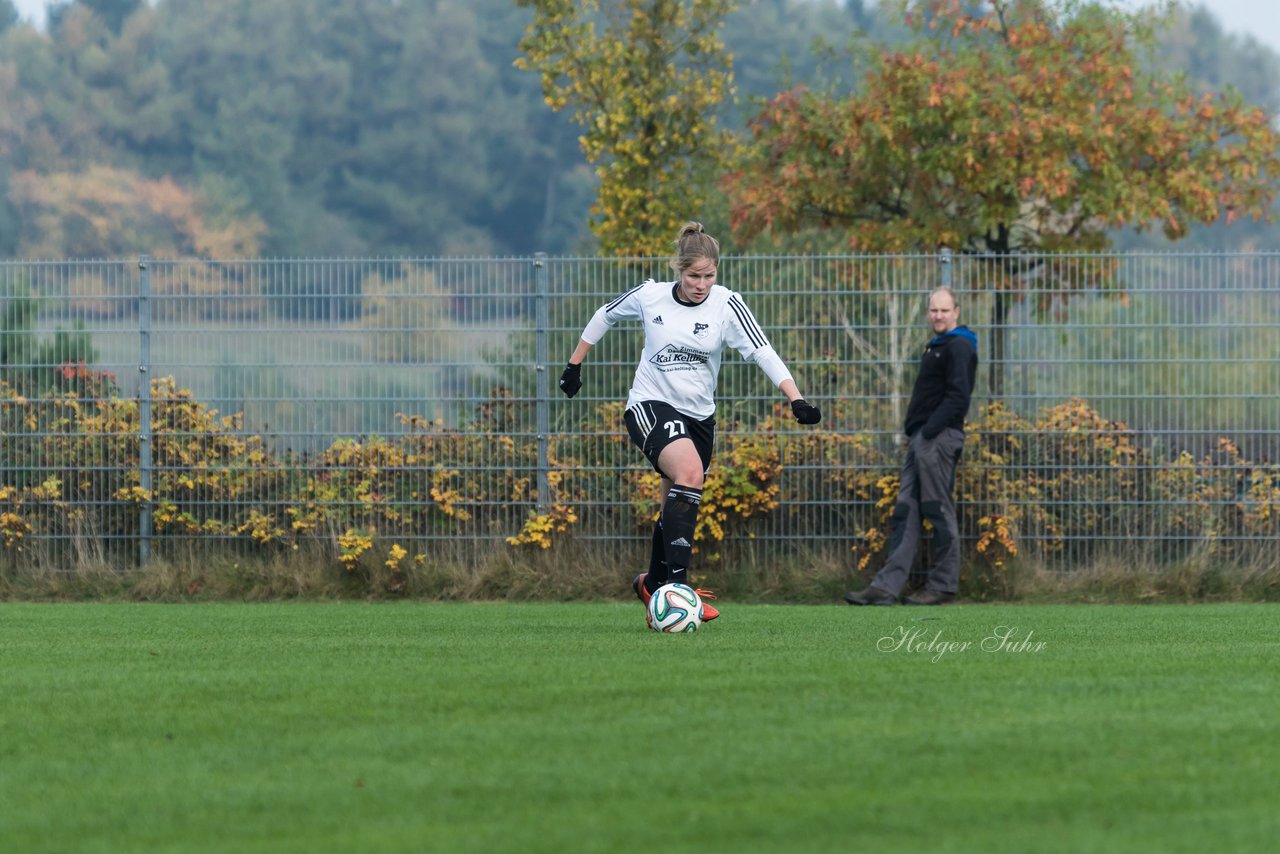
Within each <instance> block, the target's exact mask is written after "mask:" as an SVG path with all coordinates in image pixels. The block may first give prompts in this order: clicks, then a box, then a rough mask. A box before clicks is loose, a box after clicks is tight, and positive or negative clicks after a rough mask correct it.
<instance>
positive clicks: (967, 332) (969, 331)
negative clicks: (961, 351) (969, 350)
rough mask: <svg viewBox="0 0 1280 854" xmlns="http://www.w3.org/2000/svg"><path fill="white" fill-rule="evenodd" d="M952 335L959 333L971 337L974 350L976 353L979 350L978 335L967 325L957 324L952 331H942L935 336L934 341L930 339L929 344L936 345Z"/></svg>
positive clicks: (961, 335) (962, 336) (970, 341)
mask: <svg viewBox="0 0 1280 854" xmlns="http://www.w3.org/2000/svg"><path fill="white" fill-rule="evenodd" d="M952 335H959V336H960V337H961V338H967V339H969V343H970V344H972V345H973V351H974V352H975V353H976V352H978V336H977V335H975V334H974V333H973V330H972V329H970V328H969V327H967V326H957V327H956V328H955V329H952V330H951V331H950V332H944V333H942V334H941V335H939V336H938V337H937V338H934V339H933V340H932V341H930V342H929V346H930V347H936V346H938V345H939V344H941V343H942V342H943V340H945V339H946V338H949V337H950V336H952Z"/></svg>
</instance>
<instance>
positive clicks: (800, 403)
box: [791, 398, 822, 424]
mask: <svg viewBox="0 0 1280 854" xmlns="http://www.w3.org/2000/svg"><path fill="white" fill-rule="evenodd" d="M791 414H792V415H794V416H795V417H796V420H797V421H799V422H800V423H801V424H817V423H818V422H819V421H821V420H822V410H820V409H818V407H816V406H814V405H813V404H812V403H809V402H808V401H806V400H804V399H803V398H802V399H800V400H793V401H791Z"/></svg>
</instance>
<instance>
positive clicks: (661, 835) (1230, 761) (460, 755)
mask: <svg viewBox="0 0 1280 854" xmlns="http://www.w3.org/2000/svg"><path fill="white" fill-rule="evenodd" d="M719 604H720V605H721V606H722V609H723V611H724V616H723V617H722V618H721V619H720V620H718V621H717V622H715V623H712V624H709V625H707V626H705V627H704V629H703V630H702V631H701V632H699V633H697V634H695V635H687V636H660V635H657V634H655V633H652V632H649V631H647V630H646V629H645V628H644V624H643V617H642V612H641V609H640V607H639V605H638V604H636V603H630V604H620V603H601V604H570V605H555V604H414V603H397V604H353V603H347V604H302V603H287V604H200V605H142V604H3V605H0V850H4V851H12V852H39V851H51V852H52V851H58V852H64V851H76V852H80V851H93V852H115V851H120V852H139V851H172V852H192V851H235V852H244V851H270V852H278V851H298V852H303V851H305V852H317V851H359V852H373V851H448V852H460V851H476V852H492V851H520V852H528V851H642V850H654V851H769V852H778V851H833V852H834V851H842V852H843V851H877V852H878V851H982V852H990V851H1036V852H1040V851H1089V852H1093V851H1117V852H1131V851H1160V852H1167V851H1196V852H1203V851H1233V852H1237V851H1271V850H1274V845H1275V840H1276V839H1280V810H1277V808H1276V804H1277V803H1280V774H1278V773H1277V769H1278V768H1280V740H1278V739H1277V738H1276V726H1277V708H1280V677H1278V676H1277V673H1278V672H1280V669H1278V668H1277V661H1278V660H1280V632H1278V631H1277V628H1276V627H1277V616H1280V610H1277V608H1276V607H1275V606H1267V605H1192V606H1163V605H1159V606H1156V605H1153V606H1082V605H1077V606H1031V605H958V606H952V607H948V608H933V609H928V608H925V609H919V608H916V609H912V608H901V607H900V608H862V609H855V608H848V607H844V606H834V605H833V606H767V605H735V604H733V603H732V602H723V601H722V602H721V603H719ZM1002 627H1003V628H1002ZM1001 636H1004V638H1005V639H1004V640H1003V641H1002V640H1000V639H999V638H1000V637H1001ZM1000 646H1003V647H1004V648H1003V649H996V647H1000Z"/></svg>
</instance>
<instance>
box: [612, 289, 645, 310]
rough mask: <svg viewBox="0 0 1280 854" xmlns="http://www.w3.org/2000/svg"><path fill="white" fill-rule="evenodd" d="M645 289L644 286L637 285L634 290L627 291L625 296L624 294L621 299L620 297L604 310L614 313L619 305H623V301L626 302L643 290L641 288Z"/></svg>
mask: <svg viewBox="0 0 1280 854" xmlns="http://www.w3.org/2000/svg"><path fill="white" fill-rule="evenodd" d="M643 287H644V285H636V286H635V287H634V288H632V289H631V290H629V291H627V292H626V293H625V294H623V295H622V296H620V297H618V298H617V299H615V300H614V301H613V302H611V303H609V304H608V305H606V306H605V307H604V310H605V311H606V312H609V311H613V310H614V309H615V308H617V307H618V306H619V305H621V304H622V301H623V300H625V299H626V298H627V297H629V296H631V295H632V294H634V293H635V292H636V291H638V290H640V289H641V288H643Z"/></svg>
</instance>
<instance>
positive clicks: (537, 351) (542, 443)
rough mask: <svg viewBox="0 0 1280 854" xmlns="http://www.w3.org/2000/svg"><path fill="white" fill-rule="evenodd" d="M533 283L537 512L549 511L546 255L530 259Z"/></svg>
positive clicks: (542, 254) (549, 414)
mask: <svg viewBox="0 0 1280 854" xmlns="http://www.w3.org/2000/svg"><path fill="white" fill-rule="evenodd" d="M533 282H534V288H535V289H536V292H537V303H536V309H537V312H536V317H537V329H536V330H535V332H534V337H535V344H534V360H535V362H536V367H535V370H536V372H537V396H538V402H537V437H538V512H539V513H547V512H549V511H550V510H551V481H550V477H549V471H550V465H549V463H548V447H547V446H548V443H549V441H550V439H549V437H548V435H547V434H548V433H549V432H550V430H551V380H550V377H549V376H548V368H547V358H548V355H547V354H548V351H549V347H548V343H549V342H548V340H547V338H548V331H547V325H548V311H547V301H548V299H549V294H548V290H549V288H548V284H547V253H545V252H537V253H535V254H534V256H533Z"/></svg>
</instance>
